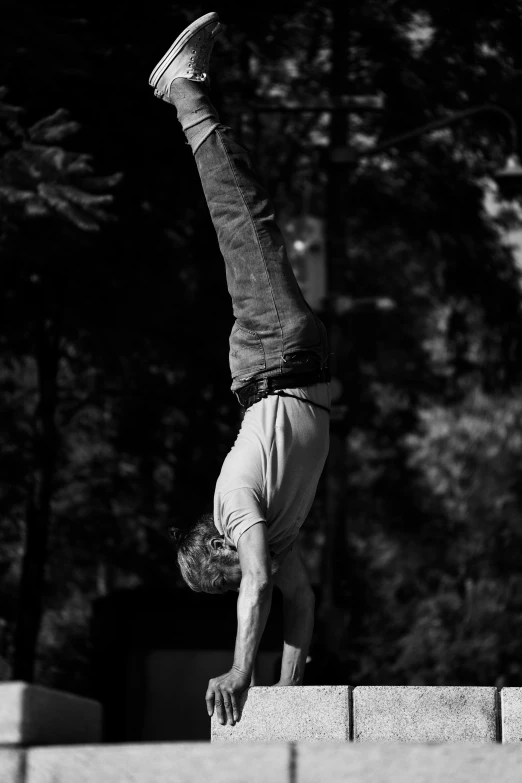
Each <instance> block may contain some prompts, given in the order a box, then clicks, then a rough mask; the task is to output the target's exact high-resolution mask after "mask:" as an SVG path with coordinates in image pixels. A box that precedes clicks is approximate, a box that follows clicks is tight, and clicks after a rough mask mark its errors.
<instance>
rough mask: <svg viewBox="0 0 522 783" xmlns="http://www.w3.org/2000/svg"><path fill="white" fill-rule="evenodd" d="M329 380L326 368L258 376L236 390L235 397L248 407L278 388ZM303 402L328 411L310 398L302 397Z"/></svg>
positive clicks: (294, 387)
mask: <svg viewBox="0 0 522 783" xmlns="http://www.w3.org/2000/svg"><path fill="white" fill-rule="evenodd" d="M329 381H330V370H328V369H326V368H324V369H321V370H315V371H312V372H310V371H308V372H301V373H288V374H287V375H275V376H272V377H270V378H260V379H259V380H257V381H252V382H251V383H249V384H247V386H242V387H241V389H238V391H237V392H236V397H237V398H238V400H239V403H240V405H241V406H242V407H243V408H250V406H251V405H254V403H256V402H259V400H263V399H265V397H268V395H269V394H274V393H275V392H276V391H278V390H279V389H298V388H300V387H303V386H313V385H314V384H316V383H328V382H329ZM285 396H287V397H293V396H294V395H293V394H288V395H285ZM295 399H296V400H299V399H302V398H301V397H296V398H295ZM303 402H308V403H310V405H315V406H316V407H317V408H322V409H323V410H326V411H328V412H329V408H326V407H325V406H324V405H319V404H318V403H315V402H312V401H311V400H304V399H303Z"/></svg>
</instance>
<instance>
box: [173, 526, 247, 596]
mask: <svg viewBox="0 0 522 783" xmlns="http://www.w3.org/2000/svg"><path fill="white" fill-rule="evenodd" d="M171 535H172V537H173V538H174V540H175V541H176V544H177V547H178V564H179V568H180V571H181V575H182V577H183V579H184V580H185V582H186V583H187V584H188V586H189V587H190V589H191V590H194V591H195V592H197V593H201V592H203V593H226V592H227V590H237V589H238V588H239V585H240V583H241V567H240V565H239V556H238V554H237V551H236V550H235V549H233V548H232V547H231V546H229V544H227V543H226V541H225V539H224V537H223V536H222V535H220V534H219V532H218V530H217V528H216V526H215V525H214V520H213V518H212V515H211V514H205V515H204V516H202V517H201V518H200V519H198V521H197V522H196V524H195V525H194V526H193V527H192V528H190V529H189V530H188V531H179V530H177V529H175V528H171Z"/></svg>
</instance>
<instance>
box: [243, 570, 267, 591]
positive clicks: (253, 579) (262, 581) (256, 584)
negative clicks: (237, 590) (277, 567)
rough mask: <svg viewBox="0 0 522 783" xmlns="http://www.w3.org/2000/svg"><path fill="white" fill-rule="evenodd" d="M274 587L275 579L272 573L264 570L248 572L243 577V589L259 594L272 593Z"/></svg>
mask: <svg viewBox="0 0 522 783" xmlns="http://www.w3.org/2000/svg"><path fill="white" fill-rule="evenodd" d="M273 587H274V581H273V578H272V576H271V574H267V573H264V572H254V573H246V574H244V575H243V578H242V579H241V590H243V591H248V592H249V593H253V594H256V595H259V596H269V595H271V594H272V589H273Z"/></svg>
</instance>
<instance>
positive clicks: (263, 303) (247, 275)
mask: <svg viewBox="0 0 522 783" xmlns="http://www.w3.org/2000/svg"><path fill="white" fill-rule="evenodd" d="M195 160H196V164H197V167H198V171H199V175H200V177H201V182H202V185H203V191H204V193H205V198H206V200H207V204H208V208H209V210H210V215H211V217H212V221H213V223H214V227H215V229H216V233H217V236H218V241H219V247H220V249H221V253H222V255H223V258H224V260H225V267H226V275H227V285H228V291H229V293H230V296H231V299H232V308H233V313H234V317H235V323H234V326H233V328H232V332H231V334H230V354H229V360H230V372H231V374H232V391H237V390H238V389H240V388H241V387H242V386H245V385H246V384H247V383H248V382H251V381H252V380H253V379H254V378H255V379H259V378H266V377H271V376H280V375H282V374H285V373H296V372H299V373H301V372H304V371H307V370H316V369H319V368H322V367H324V366H325V365H326V361H327V358H328V343H327V337H326V329H325V327H324V325H323V323H322V322H321V321H320V320H319V318H317V316H316V315H314V313H313V312H312V311H311V309H310V307H309V306H308V304H307V303H306V301H305V299H304V297H303V295H302V293H301V290H300V288H299V285H298V283H297V280H296V279H295V276H294V273H293V271H292V267H291V266H290V262H289V261H288V257H287V254H286V250H285V245H284V240H283V237H282V235H281V232H280V230H279V228H278V226H277V223H276V220H275V215H274V208H273V206H272V204H271V202H270V198H269V196H268V194H267V192H266V190H265V189H264V187H263V186H262V185H261V183H260V180H259V176H258V175H257V173H256V171H255V169H254V167H253V164H252V160H251V157H250V154H249V153H248V151H247V150H246V149H245V148H244V147H243V146H242V145H241V144H239V142H238V141H237V140H236V139H235V138H234V135H233V133H232V131H231V130H230V128H227V127H226V126H224V125H218V127H217V128H215V129H214V130H213V132H212V133H211V134H210V135H209V136H208V137H207V138H206V139H205V141H204V142H203V143H202V144H201V146H200V147H199V149H198V150H197V152H196V154H195Z"/></svg>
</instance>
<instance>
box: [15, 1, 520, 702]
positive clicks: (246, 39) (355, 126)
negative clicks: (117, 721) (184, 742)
mask: <svg viewBox="0 0 522 783" xmlns="http://www.w3.org/2000/svg"><path fill="white" fill-rule="evenodd" d="M206 10H207V9H204V8H202V7H200V6H199V5H198V4H196V6H190V8H189V7H188V6H187V5H184V4H180V3H178V4H174V5H172V4H169V3H159V5H158V6H157V7H156V8H155V12H154V14H153V15H150V16H147V15H145V16H144V15H143V13H142V9H139V8H138V7H134V6H132V7H131V6H129V5H128V4H123V3H121V2H116V3H112V4H111V6H110V8H108V7H107V4H102V3H101V2H98V1H97V0H95V1H94V2H91V3H89V5H88V6H87V5H86V3H85V2H84V0H74V2H69V3H66V4H62V3H53V4H51V6H42V5H41V4H37V3H35V2H32V1H31V0H24V2H23V3H18V2H14V0H9V1H8V2H7V3H6V4H4V8H3V10H2V12H1V13H2V16H1V18H0V58H1V59H0V63H1V64H0V68H1V70H2V78H1V80H0V81H1V82H2V83H4V84H5V85H6V86H7V87H8V88H9V100H10V101H12V103H13V104H16V105H20V106H23V107H24V111H23V112H22V111H21V110H20V109H18V108H16V107H15V106H14V105H11V103H8V102H7V100H6V93H5V91H4V92H3V93H2V94H1V95H0V124H1V127H0V131H1V135H0V249H1V251H2V267H1V272H0V274H1V282H2V293H1V295H0V296H1V305H2V323H3V327H4V329H3V331H2V335H1V337H0V348H1V368H0V369H1V371H0V383H1V389H2V398H1V403H0V405H1V408H0V417H1V422H2V424H3V425H4V426H3V427H2V428H1V432H2V434H1V435H0V439H1V442H2V448H1V450H0V463H1V466H2V468H3V469H2V472H1V474H2V476H3V477H4V478H3V481H2V494H1V497H0V504H1V505H0V507H1V509H2V513H3V522H2V531H1V536H2V547H1V548H0V577H1V580H2V582H1V584H2V588H1V589H2V592H3V593H4V594H5V596H7V597H8V598H9V600H8V599H7V598H6V599H5V602H4V603H5V606H6V611H5V612H4V615H5V616H6V617H8V622H7V627H8V630H9V629H11V631H12V627H13V622H12V617H11V615H9V611H8V605H9V606H10V605H11V604H10V598H11V597H15V596H16V594H17V590H18V586H19V582H20V574H21V571H22V570H23V569H22V567H21V563H22V553H23V551H24V545H25V535H26V531H27V520H28V513H29V511H28V508H29V499H30V498H31V497H35V492H36V491H37V490H38V487H40V480H41V469H42V465H43V464H44V463H43V462H42V460H43V459H44V458H45V455H46V454H47V453H48V452H46V451H45V448H46V444H47V447H49V446H51V447H52V457H53V470H52V476H51V475H50V476H48V479H49V480H50V505H49V542H48V557H47V559H46V571H45V574H46V589H45V592H44V606H43V608H44V622H43V626H42V633H41V635H40V644H39V666H38V668H37V677H38V678H39V679H40V680H41V681H45V682H50V683H53V682H54V683H58V682H59V683H60V684H61V685H63V686H65V687H71V688H73V689H76V690H87V689H88V685H87V681H88V650H87V647H88V642H87V638H88V637H87V616H88V607H89V602H90V600H91V599H92V598H93V597H95V596H97V595H100V594H104V593H106V592H108V591H110V590H112V589H113V588H114V587H117V586H121V585H133V584H137V583H146V584H151V583H155V584H160V585H163V586H168V585H170V584H172V583H173V581H175V580H176V579H177V577H176V573H175V571H174V570H173V568H172V551H171V549H170V548H169V545H168V541H167V539H166V536H165V528H166V526H167V524H168V523H169V522H171V521H181V522H182V521H183V520H186V519H188V518H190V517H191V516H192V515H194V514H198V513H200V512H202V511H205V510H210V508H211V501H212V491H213V484H214V481H215V478H216V476H217V473H218V471H219V468H220V464H221V461H222V459H223V457H224V456H225V454H226V452H227V449H228V448H229V447H230V445H231V444H232V442H233V438H234V433H235V431H236V429H237V425H238V414H237V410H236V407H235V402H234V399H233V398H232V396H231V395H230V393H229V391H228V386H229V379H228V367H227V337H228V332H229V329H230V325H231V313H230V305H229V299H228V294H227V291H226V286H225V281H224V275H223V267H222V261H221V260H220V257H219V252H218V250H217V245H216V241H215V236H214V232H213V229H212V226H211V224H210V219H209V216H208V213H207V211H206V209H205V206H204V203H203V198H202V194H201V189H200V185H199V182H198V179H197V174H196V171H195V167H194V165H193V161H192V159H191V155H190V151H189V150H188V148H187V147H186V145H184V144H183V137H182V135H181V133H180V131H179V129H178V128H177V126H176V123H175V116H174V113H173V112H172V111H171V110H170V109H169V108H168V107H167V106H166V105H165V104H164V103H162V102H160V101H155V100H154V99H153V98H152V93H151V91H150V89H149V87H148V85H147V76H148V74H149V72H150V70H151V68H152V67H153V65H154V63H155V62H156V61H157V59H158V56H160V55H161V52H162V51H164V50H165V49H166V48H168V46H169V45H170V43H171V40H172V38H173V36H175V34H176V32H177V31H178V30H179V29H181V28H182V27H183V26H184V24H186V23H187V22H188V21H190V20H191V19H192V18H195V17H196V16H197V15H198V13H200V12H201V13H204V12H205V11H206ZM346 10H347V9H346V8H345V7H344V4H342V3H338V2H318V1H316V0H308V1H307V2H305V3H287V4H286V5H285V6H284V8H282V7H280V6H277V5H276V4H275V3H271V2H268V3H265V4H263V6H262V7H261V6H260V7H259V8H256V9H254V10H253V9H252V8H250V7H248V8H246V7H244V8H243V7H239V6H237V4H236V3H232V2H228V0H227V2H224V3H222V5H221V7H220V14H221V16H222V18H223V21H224V22H225V24H226V25H227V32H226V35H225V36H224V37H223V38H222V40H220V42H218V45H217V46H216V50H215V55H214V60H213V62H214V63H215V66H214V72H213V91H214V100H215V102H216V105H218V108H219V109H220V111H221V113H222V115H223V117H224V118H225V119H226V121H228V122H230V124H231V125H233V126H234V128H235V129H236V131H237V132H238V134H239V135H240V136H241V138H242V139H243V140H244V141H245V143H247V144H248V145H249V146H250V147H252V148H253V149H254V153H255V157H256V159H257V163H258V168H259V169H260V170H261V171H262V172H263V176H264V178H265V180H266V182H267V184H268V187H269V189H270V190H271V192H272V193H274V195H275V198H276V202H277V206H278V208H279V209H280V210H281V212H282V213H283V212H284V213H285V214H297V215H300V214H313V215H316V216H318V217H321V218H324V219H326V221H327V225H328V221H331V218H332V216H331V215H330V214H328V207H327V204H328V203H329V202H328V199H327V198H326V193H327V185H328V176H329V173H330V170H331V164H330V163H329V157H328V155H329V153H328V146H329V141H330V133H331V128H332V125H331V114H330V112H329V111H328V110H327V105H328V101H329V100H330V97H331V90H332V80H333V78H334V76H335V77H336V78H337V80H338V81H340V82H342V87H343V90H344V91H345V93H346V94H349V95H358V96H362V95H380V96H382V98H383V109H382V110H381V111H367V112H363V111H361V112H353V113H351V114H350V116H349V121H348V122H347V128H346V134H345V136H346V137H345V139H344V142H345V143H349V144H350V145H351V146H352V147H353V148H354V149H355V150H356V152H357V153H360V154H362V153H363V152H364V151H365V150H367V149H368V148H369V147H371V145H373V144H376V143H379V142H382V141H383V140H385V139H387V138H390V137H392V136H394V135H395V134H399V133H402V132H404V131H407V130H410V129H412V128H416V127H420V126H423V125H424V124H425V123H428V122H430V121H432V120H434V119H436V118H439V117H441V116H443V115H445V114H447V113H449V112H453V111H459V110H462V109H464V108H467V107H469V106H478V105H481V104H486V103H498V104H499V105H501V106H503V107H504V108H505V109H507V110H508V111H509V112H510V113H511V114H512V115H513V117H514V118H515V120H516V121H517V122H519V121H520V120H521V119H522V99H521V97H520V96H521V95H522V93H521V91H520V89H519V86H520V85H519V81H520V74H521V73H522V63H521V58H522V54H521V52H520V47H519V45H518V42H519V40H520V34H521V32H522V31H521V26H522V22H521V19H522V14H521V7H520V3H519V2H518V1H517V2H516V3H512V2H507V1H506V2H500V3H495V4H491V3H490V4H478V5H477V4H476V3H471V2H469V1H468V0H459V1H458V2H457V3H451V4H449V3H446V2H442V3H441V2H440V0H439V2H436V3H435V2H433V0H406V2H401V3H397V2H395V0H364V2H363V0H361V1H360V2H359V1H358V2H353V3H350V4H349V9H348V10H349V17H350V18H349V22H348V24H345V25H344V27H343V30H344V33H343V41H344V43H343V44H342V47H341V48H340V49H336V50H335V51H332V34H333V31H334V30H335V24H336V20H337V18H338V14H339V13H340V12H343V13H344V12H346ZM310 103H314V104H315V105H316V106H317V105H319V104H321V105H324V106H325V111H322V112H306V111H303V112H291V111H284V112H264V111H260V110H259V108H258V110H255V108H253V107H255V106H256V105H257V106H258V107H259V106H260V105H261V106H265V107H266V106H267V105H273V104H278V105H280V106H282V107H285V108H286V109H288V108H292V107H295V106H296V105H303V104H305V105H309V104H310ZM60 106H65V107H66V108H64V109H57V107H60ZM42 117H44V119H41V118H42ZM71 118H74V119H71ZM73 134H74V140H75V144H76V145H78V147H79V148H81V149H83V150H85V152H84V153H81V154H80V153H77V152H75V151H74V150H73V149H72V141H71V138H70V137H71V136H72V135H73ZM509 138H510V136H509V127H508V125H507V124H506V120H505V118H504V117H503V116H501V115H498V114H495V113H491V112H489V113H488V112H482V113H478V114H476V115H474V117H472V118H469V119H468V120H466V121H464V122H462V123H459V124H456V125H452V126H451V127H449V128H447V129H445V130H443V131H438V132H437V133H431V134H430V133H428V134H425V135H423V136H421V137H419V138H416V139H414V140H412V141H409V142H407V143H406V144H402V145H396V146H393V147H391V148H389V149H387V150H386V152H383V153H382V155H380V156H378V157H364V156H362V157H360V158H359V160H358V162H357V163H356V165H354V166H351V167H347V168H346V169H345V170H344V171H343V175H342V177H340V178H339V179H340V181H341V183H342V184H341V188H340V193H339V200H338V210H339V214H340V216H341V221H340V222H341V223H342V225H343V227H344V232H345V237H344V239H343V238H342V237H338V238H337V239H338V240H341V241H340V246H341V247H342V248H343V253H342V258H341V259H338V261H337V262H336V265H335V291H331V293H332V294H334V293H335V294H336V295H337V296H342V297H345V299H348V300H351V301H355V302H357V300H360V299H363V300H372V299H376V298H379V297H381V298H382V297H388V298H389V299H392V300H393V301H394V303H395V308H394V309H393V310H391V311H387V312H379V311H376V310H375V309H372V308H369V309H364V308H362V309H357V308H352V309H347V310H346V312H345V313H344V314H341V315H339V317H338V319H337V329H338V331H339V334H340V340H339V346H338V348H337V353H338V355H337V368H338V374H339V378H340V380H341V382H342V384H343V386H344V397H343V399H342V400H341V402H343V403H345V404H347V406H348V409H349V417H348V420H347V422H346V424H347V425H348V426H347V429H348V431H347V432H346V444H345V445H346V455H345V456H346V465H345V489H346V497H345V509H346V511H345V516H346V519H345V525H344V528H343V529H342V530H340V539H341V540H342V542H343V546H342V547H340V548H339V549H338V553H339V559H338V562H337V563H336V566H335V569H336V570H335V573H336V595H335V600H336V602H337V604H338V610H339V615H338V616H339V618H340V620H339V623H340V626H339V629H340V630H339V633H338V634H337V636H336V638H337V643H336V649H335V653H336V655H337V657H338V659H339V660H340V661H341V669H340V670H339V671H340V672H341V673H340V674H339V676H340V677H344V678H346V681H349V682H351V683H352V684H357V683H362V682H374V683H378V682H381V683H382V682H383V681H393V682H400V683H433V684H435V683H436V684H443V683H450V682H462V683H469V684H492V683H494V682H497V683H501V684H510V683H512V682H516V677H517V675H518V674H519V663H518V661H519V660H520V657H521V656H520V643H519V642H517V638H520V634H517V632H516V629H517V628H518V624H519V622H520V608H519V595H520V586H519V583H520V568H519V565H518V563H519V562H520V557H519V546H520V543H519V542H520V531H519V527H520V519H521V513H522V507H521V500H520V496H519V492H518V490H517V487H518V483H519V472H520V469H519V468H520V453H519V452H520V449H519V444H518V440H519V438H520V411H519V405H518V396H519V388H520V382H521V378H520V366H521V346H522V341H521V319H520V279H519V271H520V270H519V268H518V265H517V261H516V256H515V255H514V254H513V252H512V251H511V250H510V249H509V248H507V247H506V246H505V244H504V243H503V241H502V236H503V231H504V230H505V227H506V213H505V211H504V213H500V214H499V216H498V217H495V216H493V215H491V214H490V213H489V212H488V211H487V210H486V209H485V206H484V193H485V188H486V186H490V185H491V176H492V173H493V171H494V169H495V168H496V167H497V166H498V165H499V164H500V163H501V161H502V160H503V158H504V156H505V155H506V154H508V153H509V152H511V151H512V150H511V149H510V147H509ZM114 171H117V172H121V173H122V174H123V179H122V180H121V185H120V184H119V183H120V174H114V173H113V172H114ZM488 183H489V185H488ZM513 214H515V213H512V215H511V218H510V220H511V222H512V224H513V220H514V218H513ZM515 222H516V221H515ZM332 225H333V223H332ZM336 225H339V222H338V223H337V224H336ZM343 242H344V245H343ZM331 285H332V281H331ZM326 304H327V305H328V304H329V303H326ZM324 315H325V317H326V318H329V317H330V316H331V313H330V311H328V312H325V314H324ZM48 393H50V394H51V397H52V400H53V409H52V412H51V415H50V417H48V419H47V423H48V426H49V427H50V429H48V430H47V434H45V432H43V430H42V399H43V397H45V395H46V394H48ZM48 413H49V412H48ZM49 438H50V440H49ZM51 441H52V443H51ZM42 449H43V451H42ZM39 471H40V473H39ZM324 507H325V497H324V490H321V492H320V494H319V498H318V503H317V506H316V510H315V512H314V513H313V514H312V515H311V517H310V519H309V521H308V523H307V526H306V528H305V531H304V533H305V538H304V540H305V544H306V549H307V557H308V560H309V562H310V564H311V565H312V564H313V563H316V562H317V561H318V559H319V558H320V553H321V545H322V544H321V542H322V541H323V540H324V528H323V521H322V517H321V509H323V508H324ZM8 635H9V634H8ZM11 636H12V633H11ZM320 642H321V639H317V649H318V650H319V648H320ZM7 655H8V656H9V655H11V653H10V652H9V651H8V652H7ZM317 658H319V652H318V653H317ZM75 672H76V674H75ZM78 672H79V674H78ZM317 676H318V678H319V680H321V681H325V680H326V679H327V677H328V672H327V671H325V670H324V668H323V670H322V671H319V673H318V674H317ZM321 678H322V679H321Z"/></svg>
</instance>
